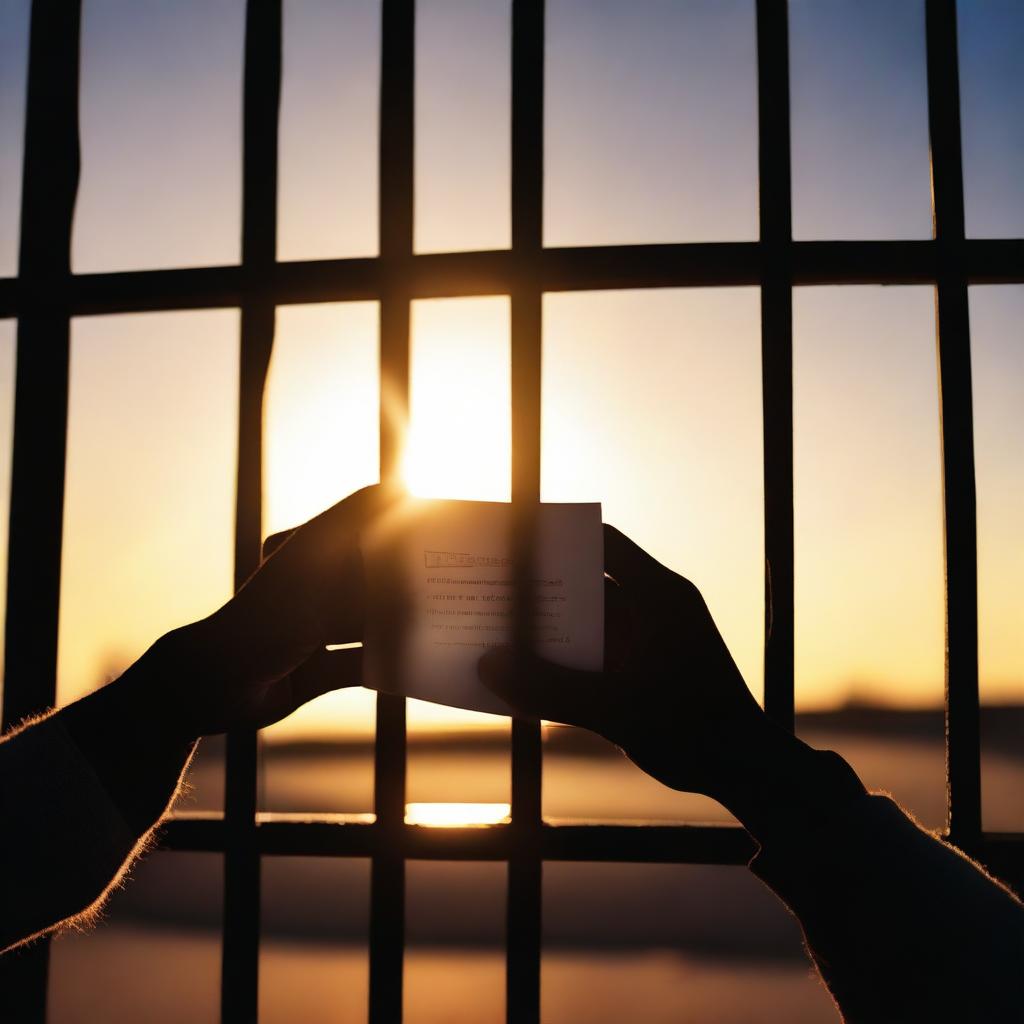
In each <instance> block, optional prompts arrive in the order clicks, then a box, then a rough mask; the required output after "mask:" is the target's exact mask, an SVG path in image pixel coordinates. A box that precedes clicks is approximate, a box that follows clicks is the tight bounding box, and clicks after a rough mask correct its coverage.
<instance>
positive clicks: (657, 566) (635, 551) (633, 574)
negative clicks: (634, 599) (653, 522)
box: [604, 523, 674, 589]
mask: <svg viewBox="0 0 1024 1024" xmlns="http://www.w3.org/2000/svg"><path fill="white" fill-rule="evenodd" d="M604 567H605V571H606V572H607V573H608V575H609V576H611V577H612V578H613V579H614V580H615V581H616V582H617V583H619V584H621V585H622V586H624V587H628V588H630V589H643V588H645V587H649V586H651V585H652V584H655V583H663V582H664V581H665V579H666V578H669V577H671V576H673V575H674V573H673V572H672V571H671V569H667V568H665V566H663V565H662V564H661V562H659V561H658V560H657V559H656V558H652V557H651V556H650V555H649V554H647V552H646V551H644V549H643V548H642V547H640V545H639V544H636V543H634V542H633V541H632V540H630V539H629V537H627V536H626V535H625V534H624V533H622V532H621V531H620V530H616V529H615V527H614V526H611V525H609V524H608V523H605V524H604Z"/></svg>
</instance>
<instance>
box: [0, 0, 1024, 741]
mask: <svg viewBox="0 0 1024 1024" xmlns="http://www.w3.org/2000/svg"><path fill="white" fill-rule="evenodd" d="M27 6H28V4H27V2H26V0H0V89H2V96H0V274H2V275H8V276H9V275H13V274H14V273H16V266H17V222H18V204H19V199H18V194H19V177H20V159H21V156H20V154H21V139H20V132H21V124H22V117H23V103H24V69H25V62H24V57H25V52H24V51H25V45H26V38H27V36H26V32H27V18H26V11H27ZM243 6H244V5H243V4H242V3H241V2H239V0H220V2H218V3H214V4H211V3H203V2H198V0H190V2H184V0H181V2H178V3H175V4H165V5H155V4H139V3H136V2H132V0H85V4H84V16H83V31H82V96H81V120H82V179H81V187H80V191H79V200H78V206H77V211H76V220H75V232H74V243H73V266H74V269H75V270H76V271H79V272H92V271H105V270H125V269H140V268H153V267H180V266H193V265H204V264H225V263H232V262H237V260H238V256H239V229H240V211H239V204H240V145H239V136H240V103H241V99H240V97H241V73H242V65H241V58H242V32H243V15H244V10H243ZM284 7H285V36H284V51H285V52H284V79H283V94H282V108H281V134H280V144H281V175H280V222H279V257H280V258H282V259H316V258H334V257H344V256H363V255H374V254H375V253H376V251H377V237H376V233H377V228H376V224H377V212H376V201H377V183H376V174H377V155H376V145H377V130H378V111H377V82H378V77H379V57H378V52H377V47H378V45H379V4H378V3H376V2H374V0H333V2H331V3H326V2H312V0H301V2H300V0H286V2H285V5H284ZM753 10H754V8H753V0H713V2H712V0H704V2H687V3H679V2H670V0H663V2H652V0H647V2H644V3H636V4H633V3H631V4H622V3H612V2H598V0H548V29H547V48H548V49H547V63H546V74H547V86H546V88H547V94H546V127H545V133H546V134H545V139H546V161H547V162H546V179H545V241H546V243H547V244H550V245H589V244H622V243H636V242H673V241H675V242H679V241H683V242H686V241H706V240H749V239H754V238H756V233H757V210H758V191H757V175H756V166H757V124H756V122H757V103H756V72H755V60H756V47H755V33H754V14H753ZM960 12H961V25H960V33H961V55H962V61H963V66H962V72H961V75H962V77H961V81H962V92H963V100H964V142H965V155H964V165H965V176H966V184H967V194H966V200H967V223H968V231H969V233H970V234H972V235H974V236H987V237H992V236H1017V237H1019V236H1021V235H1024V188H1022V187H1021V185H1020V183H1021V182H1022V181H1024V121H1022V120H1021V118H1020V113H1019V112H1020V110H1021V109H1024V65H1021V63H1020V61H1019V54H1020V52H1022V50H1024V6H1022V5H1020V4H1018V3H1014V2H1013V0H1002V2H996V0H986V2H980V0H979V2H976V3H961V5H960ZM982 14H984V18H983V17H982ZM508 16H509V5H508V0H420V3H419V5H418V38H417V62H418V63H417V144H416V156H417V165H416V196H417V207H416V223H415V240H416V247H417V249H418V251H439V250H458V249H463V250H465V249H489V248H501V247H505V246H507V245H508V243H509V235H510V217H509V169H508V159H509V93H510V90H509V71H510V62H509V52H508V50H509V17H508ZM790 31H791V63H792V94H793V169H794V186H793V188H794V197H793V198H794V207H793V208H794V234H795V236H796V237H797V238H801V239H810V238H837V239H849V238H927V237H930V235H931V230H932V229H931V208H930V181H929V154H928V135H927V101H926V92H925V68H924V15H923V3H922V2H921V0H901V2H899V3H892V2H891V0H870V2H865V0H860V2H858V3H857V4H856V5H852V4H850V3H838V2H835V0H793V2H791V4H790ZM456 37H457V38H458V39H459V40H460V46H459V47H458V48H453V47H452V46H451V40H452V39H453V38H456ZM970 304H971V324H972V360H973V372H974V395H975V443H976V452H977V473H978V492H979V506H978V526H979V585H980V590H979V597H980V635H981V650H980V665H981V673H982V683H983V694H984V696H985V697H986V698H987V699H990V700H1022V699H1024V642H1022V637H1024V599H1022V597H1021V588H1020V582H1019V581H1020V580H1021V578H1022V577H1024V530H1022V526H1021V524H1022V523H1024V327H1022V324H1024V285H1014V286H987V287H976V288H972V290H971V295H970ZM759 316H760V313H759V294H758V290H757V289H756V288H737V289H703V290H701V289H692V290H683V289H662V290H657V291H649V292H643V291H620V292H604V293H574V294H564V293H563V294H553V295H548V296H547V297H546V298H545V303H544V352H543V387H544V391H543V466H542V488H543V498H544V499H545V500H553V501H555V500H557V501H563V500H588V501H589V500H599V501H601V502H603V504H604V512H605V519H606V520H608V521H610V522H613V523H615V524H616V525H617V526H619V527H620V528H622V529H623V530H625V531H626V532H628V533H630V534H631V535H632V536H633V537H634V538H635V539H636V540H637V541H638V542H639V543H640V544H642V545H643V546H644V547H646V548H648V549H649V550H650V551H651V552H652V553H653V554H654V555H655V556H656V557H658V558H659V559H661V560H662V561H663V562H665V563H666V564H668V565H669V566H671V567H672V568H674V569H676V570H677V571H679V572H682V573H684V574H686V575H688V576H690V577H691V578H692V579H693V580H694V581H695V582H696V583H697V584H698V585H699V586H700V587H701V589H702V590H703V591H704V593H705V596H706V597H707V599H708V603H709V605H710V607H711V610H712V612H713V614H714V616H715V618H716V621H717V622H718V624H719V626H720V628H721V629H722V631H723V634H724V635H725V638H726V640H727V642H728V643H729V646H730V648H731V649H732V651H733V654H734V656H735V657H736V660H737V662H738V664H739V666H740V668H741V670H742V671H743V673H744V675H745V677H746V679H747V681H748V683H749V684H750V686H751V688H752V689H753V690H754V691H755V693H757V694H760V692H761V687H762V666H761V657H762V654H761V651H762V645H763V616H764V609H763V548H764V545H763V518H762V499H763V494H762V447H761V445H762V441H761V368H760V339H759ZM934 316H935V312H934V292H933V290H932V289H930V288H927V287H912V288H911V287H888V288H882V287H842V288H840V287H828V288H825V287H822V288H802V289H798V290H797V291H796V293H795V295H794V428H795V436H794V459H795V467H794V468H795V524H796V587H797V590H796V601H797V607H796V649H797V698H798V702H799V703H800V704H801V705H802V706H805V707H812V706H814V707H820V706H828V705H831V704H834V703H836V702H841V701H843V700H845V699H848V698H850V697H858V698H870V699H877V700H881V701H885V702H890V703H895V704H903V705H923V704H928V705H934V704H937V703H939V702H940V701H941V696H942V686H943V596H942V583H943V559H942V516H941V493H942V492H941V476H940V451H939V409H938V396H937V371H936V359H935V322H934ZM238 320H239V318H238V313H237V311H236V310H213V311H186V312H175V313H166V314H162V313H158V314H147V315H135V316H120V317H109V316H108V317H89V318H80V319H78V320H76V321H75V322H74V324H73V329H72V362H71V394H70V410H69V439H68V462H67V473H68V475H67V489H66V499H65V531H64V540H65V545H64V577H63V584H62V607H61V618H60V641H59V665H58V674H59V681H58V689H59V699H60V700H61V701H62V702H63V701H67V700H70V699H72V698H74V697H76V696H78V695H80V694H81V693H83V692H85V691H87V690H88V689H90V688H91V687H93V686H95V685H97V684H98V683H100V682H102V681H103V680H104V679H105V678H109V676H110V675H112V674H115V673H116V672H118V671H119V670H121V669H122V668H123V667H124V666H125V665H127V664H129V663H130V662H131V661H132V660H133V659H134V658H135V657H137V656H138V654H139V653H141V651H142V650H144V649H145V647H146V646H148V644H149V643H150V642H151V641H152V640H154V639H155V638H156V637H157V636H159V635H160V634H161V633H162V632H164V631H166V630H167V629H169V628H172V627H173V626H175V625H178V624H181V623H183V622H186V621H189V620H191V619H194V618H197V617H199V616H201V615H204V614H206V613H208V612H209V611H212V610H213V609H214V608H215V607H216V606H217V605H218V604H219V603H220V602H221V601H223V600H224V599H226V598H227V597H228V595H229V593H230V586H231V575H232V564H231V559H232V519H233V503H234V471H235V459H236V450H235V444H236V441H235V415H236V402H237V355H238ZM412 325H413V339H412V344H413V347H412V366H413V377H412V409H411V419H412V424H411V432H410V436H409V441H408V449H409V450H408V456H407V470H408V480H409V482H410V485H411V486H412V487H413V489H414V490H417V491H420V492H423V493H431V494H447V495H451V496H456V497H475V498H491V499H505V498H507V497H508V492H509V462H510V457H509V436H510V429H509V428H510V422H509V421H510V410H509V346H510V340H509V301H508V299H507V297H502V296H494V297H485V298H473V299H450V300H448V299H446V300H432V301H423V302H417V303H415V304H414V307H413V315H412ZM14 337H15V330H14V325H13V324H12V323H11V322H0V515H3V516H4V517H6V511H7V490H8V481H9V460H10V446H11V431H10V426H11V416H12V407H13V406H12V397H13V388H12V382H13V368H14ZM377 360H378V308H377V306H376V304H375V303H370V302H362V303H340V304H322V305H317V306H292V307H286V308H282V309H281V310H280V311H279V314H278V334H277V339H276V344H275V352H274V357H273V363H272V367H271V373H270V380H269V384H268V391H267V400H266V407H265V428H266V448H265V452H266V455H265V459H266V461H265V468H266V485H267V493H266V495H265V501H264V532H265V533H270V532H273V531H275V530H278V529H281V528H282V527H285V526H289V525H293V524H295V523H297V522H299V521H301V520H303V519H305V518H307V517H309V516H310V515H312V514H314V513H315V512H317V511H319V510H320V509H321V508H323V507H325V506H326V505H327V504H329V503H330V502H332V501H334V500H337V499H338V498H340V497H342V496H343V495H345V494H347V493H349V492H351V491H352V490H354V489H355V488H357V487H359V486H361V485H363V484H366V483H368V482H372V481H374V480H376V479H377V466H378V447H377V446H378V417H379V415H380V400H379V396H378V391H379V374H378V368H377ZM453 377H455V378H458V379H461V380H464V381H466V382H467V384H468V386H466V387H460V388H451V387H450V386H447V382H449V381H450V380H451V379H453ZM467 425H469V426H470V429H468V430H467V429H466V428H467ZM456 436H457V439H458V443H457V444H456V443H455V438H456ZM5 521H6V520H4V522H5ZM0 525H2V524H0ZM3 533H4V535H6V529H4V531H3ZM2 557H3V552H0V559H2ZM2 567H3V563H2V562H0V568H2ZM371 707H372V695H370V694H368V693H366V692H365V691H353V692H349V693H344V694H341V695H337V696H331V697H328V698H325V699H324V700H323V701H322V702H318V703H317V704H316V705H314V706H312V707H310V708H308V709H306V710H305V711H303V712H301V713H300V716H297V718H296V720H295V721H294V722H293V723H291V726H290V727H289V726H286V729H287V728H291V729H292V730H293V731H296V730H301V731H310V730H315V731H323V730H331V729H337V728H343V729H346V728H347V729H353V728H359V729H362V728H364V727H365V726H366V723H367V722H368V721H369V716H370V709H371ZM412 715H413V719H414V720H422V721H428V720H429V721H431V722H435V723H438V722H443V723H456V722H465V723H468V722H470V721H473V720H475V719H472V718H471V716H468V715H465V714H463V713H458V712H446V711H438V710H436V709H427V708H422V707H417V708H414V710H413V712H412Z"/></svg>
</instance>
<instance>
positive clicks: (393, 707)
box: [369, 0, 416, 1024]
mask: <svg viewBox="0 0 1024 1024" xmlns="http://www.w3.org/2000/svg"><path fill="white" fill-rule="evenodd" d="M381 17H382V22H381V93H380V125H381V127H380V258H381V261H382V264H383V266H384V274H385V284H384V289H383V293H382V295H381V311H380V332H381V334H380V345H381V349H380V352H381V421H380V430H381V437H380V443H381V478H382V479H383V480H390V481H393V480H396V479H397V478H398V475H399V471H400V461H401V452H402V444H403V439H404V427H405V420H406V417H407V409H408V396H409V273H408V272H409V265H410V260H411V256H412V225H413V132H414V123H413V116H414V96H413V90H414V81H415V67H414V58H415V35H416V24H415V3H414V0H384V3H383V8H382V12H381ZM405 766H406V725H405V701H404V699H402V698H401V697H396V696H393V695H391V694H385V693H380V694H378V695H377V731H376V737H375V741H374V811H375V814H376V826H375V827H376V829H377V836H378V840H379V841H378V844H377V847H376V851H375V853H374V857H373V862H372V866H371V876H370V1000H369V1019H370V1021H371V1024H395V1022H398V1021H400V1020H401V1019H402V974H403V955H404V945H405V861H404V860H403V855H402V844H401V840H402V829H403V828H404V821H405Z"/></svg>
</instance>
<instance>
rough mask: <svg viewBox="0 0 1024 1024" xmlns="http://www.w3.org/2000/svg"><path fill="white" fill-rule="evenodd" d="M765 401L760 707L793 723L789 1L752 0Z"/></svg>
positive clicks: (788, 725)
mask: <svg viewBox="0 0 1024 1024" xmlns="http://www.w3.org/2000/svg"><path fill="white" fill-rule="evenodd" d="M757 88H758V103H757V111H758V176H759V195H760V232H761V246H760V249H761V394H762V404H763V408H764V556H765V643H764V706H765V710H766V711H767V712H768V714H769V715H770V716H771V717H772V718H773V719H774V720H775V721H777V722H778V723H779V724H780V725H783V726H785V727H786V728H787V729H792V728H793V706H794V700H793V629H794V614H793V575H794V573H793V288H792V269H791V244H792V200H791V191H790V190H791V177H790V144H789V25H788V18H787V8H786V0H758V3H757Z"/></svg>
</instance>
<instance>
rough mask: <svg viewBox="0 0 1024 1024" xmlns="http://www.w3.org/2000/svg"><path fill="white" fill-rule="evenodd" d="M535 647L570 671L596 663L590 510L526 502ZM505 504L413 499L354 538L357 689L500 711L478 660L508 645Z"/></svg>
mask: <svg viewBox="0 0 1024 1024" xmlns="http://www.w3.org/2000/svg"><path fill="white" fill-rule="evenodd" d="M536 509H537V515H536V528H535V529H536V533H535V537H536V540H535V554H534V564H533V568H534V572H533V574H532V576H533V579H532V581H531V588H530V593H531V602H532V607H531V613H532V615H533V622H534V630H533V632H534V637H535V649H536V651H537V653H538V654H540V655H541V656H542V657H545V658H548V659H550V660H552V661H556V662H559V663H560V664H563V665H568V666H570V667H573V668H581V669H591V670H597V669H600V668H601V665H602V662H603V657H604V546H603V540H602V532H601V506H600V505H599V504H550V505H538V506H537V507H536ZM512 551H513V540H512V506H511V505H509V504H506V503H497V502H482V501H425V500H411V501H410V502H408V504H407V505H406V506H405V507H403V509H402V510H401V512H400V513H397V514H396V516H395V517H394V518H393V519H392V520H391V521H389V522H387V523H385V524H382V526H381V527H380V529H379V530H377V531H375V533H374V535H373V536H370V537H368V538H366V539H365V540H364V544H363V556H364V561H365V566H366V579H367V622H366V629H365V634H364V637H365V639H364V643H363V648H364V650H363V674H364V685H365V686H368V687H370V688H371V689H377V690H385V691H388V692H392V693H400V694H402V695H404V696H406V697H417V698H419V699H420V700H429V701H434V702H436V703H439V704H448V705H451V706H453V707H460V708H467V709H469V710H472V711H489V712H493V713H495V714H508V713H509V709H508V707H506V705H505V704H504V702H502V701H501V700H500V699H499V698H497V697H496V696H494V695H493V694H492V693H491V692H490V691H489V690H487V689H486V688H485V687H484V686H483V684H482V683H481V682H480V680H479V677H478V675H477V667H476V666H477V662H478V661H479V660H480V657H481V655H482V654H483V653H484V652H485V651H487V650H488V649H489V648H491V647H496V646H502V645H507V644H509V643H511V642H512V624H513V608H514V602H515V593H516V587H515V566H514V565H513V559H512Z"/></svg>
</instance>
